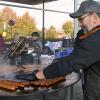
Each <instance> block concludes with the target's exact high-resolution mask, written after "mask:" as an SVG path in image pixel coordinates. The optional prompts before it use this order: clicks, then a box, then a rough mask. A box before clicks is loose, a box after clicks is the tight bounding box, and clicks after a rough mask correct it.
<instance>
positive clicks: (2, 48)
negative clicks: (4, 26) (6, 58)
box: [0, 34, 6, 55]
mask: <svg viewBox="0 0 100 100" xmlns="http://www.w3.org/2000/svg"><path fill="white" fill-rule="evenodd" d="M5 50H6V43H5V40H4V38H3V36H2V35H1V34H0V55H2V54H3V53H4V51H5Z"/></svg>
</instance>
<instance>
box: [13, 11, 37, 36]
mask: <svg viewBox="0 0 100 100" xmlns="http://www.w3.org/2000/svg"><path fill="white" fill-rule="evenodd" d="M17 29H18V32H19V33H21V34H22V35H24V36H28V35H29V34H30V33H31V32H33V31H37V28H36V22H35V19H34V18H32V17H31V16H30V15H29V13H28V12H25V14H24V15H23V16H22V17H19V18H17V20H16V25H15V30H17Z"/></svg>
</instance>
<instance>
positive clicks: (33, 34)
mask: <svg viewBox="0 0 100 100" xmlns="http://www.w3.org/2000/svg"><path fill="white" fill-rule="evenodd" d="M31 36H39V33H38V32H32V33H31Z"/></svg>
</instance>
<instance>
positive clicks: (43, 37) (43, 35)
mask: <svg viewBox="0 0 100 100" xmlns="http://www.w3.org/2000/svg"><path fill="white" fill-rule="evenodd" d="M43 9H44V0H43ZM44 40H45V33H44V10H43V28H42V43H43V51H44Z"/></svg>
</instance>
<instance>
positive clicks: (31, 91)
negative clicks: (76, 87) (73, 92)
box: [0, 65, 78, 100]
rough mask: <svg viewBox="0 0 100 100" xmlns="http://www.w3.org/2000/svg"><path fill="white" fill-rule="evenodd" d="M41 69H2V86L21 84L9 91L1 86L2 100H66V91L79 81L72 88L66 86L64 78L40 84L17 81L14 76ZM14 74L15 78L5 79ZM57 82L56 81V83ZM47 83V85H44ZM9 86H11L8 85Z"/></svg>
mask: <svg viewBox="0 0 100 100" xmlns="http://www.w3.org/2000/svg"><path fill="white" fill-rule="evenodd" d="M37 67H39V66H38V65H27V66H26V65H25V66H21V67H16V66H11V67H2V68H3V69H1V71H0V76H1V77H0V78H1V80H0V84H6V82H8V84H10V86H11V84H12V86H13V84H14V83H15V84H16V83H17V84H20V85H18V86H17V87H16V88H13V89H11V90H10V89H9V88H4V87H2V86H0V87H1V88H0V100H55V99H57V100H65V95H66V94H65V89H68V88H70V87H71V85H73V84H74V83H75V82H77V81H78V80H75V82H74V83H73V84H71V85H70V86H68V85H65V84H66V81H65V78H64V77H60V78H56V79H53V82H51V83H50V80H46V81H45V80H39V81H40V82H37V81H35V82H28V81H27V82H26V81H20V80H17V79H15V77H14V75H16V73H17V74H18V73H21V72H28V73H29V72H31V71H32V70H34V69H36V68H37ZM4 73H6V76H9V75H11V74H13V77H5V74H4ZM54 80H56V81H54ZM44 81H45V82H44ZM44 83H45V84H44ZM8 86H9V85H8ZM66 100H69V99H66Z"/></svg>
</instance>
